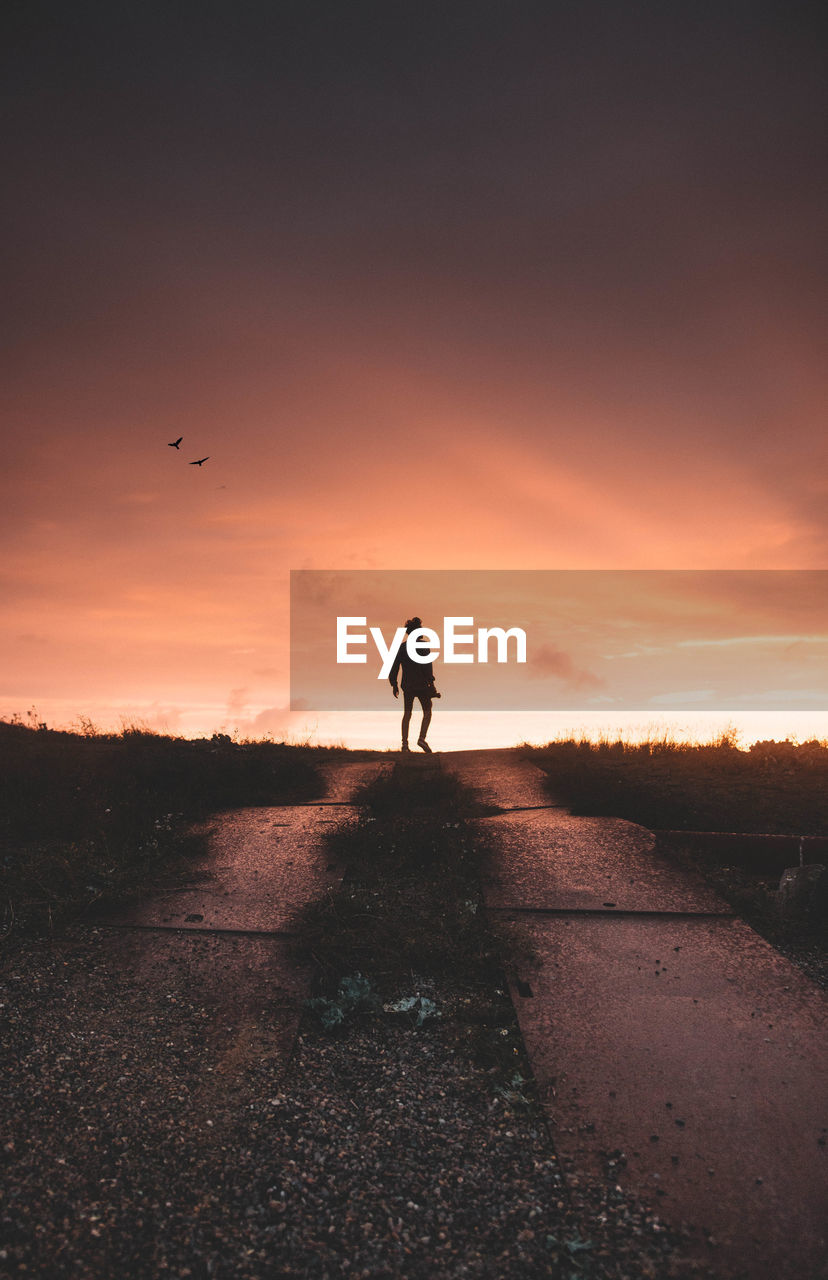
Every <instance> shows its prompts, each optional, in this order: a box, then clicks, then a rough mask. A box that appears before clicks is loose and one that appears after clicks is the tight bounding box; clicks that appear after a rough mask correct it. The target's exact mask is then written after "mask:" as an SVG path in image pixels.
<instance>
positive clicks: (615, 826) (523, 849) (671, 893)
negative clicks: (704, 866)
mask: <svg viewBox="0 0 828 1280" xmlns="http://www.w3.org/2000/svg"><path fill="white" fill-rule="evenodd" d="M480 821H481V822H482V823H485V824H486V826H487V828H490V829H493V830H494V831H495V832H496V833H497V839H498V845H499V860H498V865H497V868H496V871H495V873H494V880H493V883H492V884H491V885H490V887H489V892H488V893H487V902H488V903H489V906H491V907H501V908H503V907H524V908H527V909H537V910H547V911H548V910H572V911H579V910H589V911H604V910H606V911H618V912H624V911H676V912H712V913H715V914H725V915H730V914H732V912H731V908H730V907H729V906H728V904H727V903H726V902H725V901H724V900H723V899H722V898H721V897H720V896H719V895H718V894H717V893H716V892H715V890H714V889H712V888H711V887H710V886H709V885H708V884H707V882H706V881H705V880H704V878H703V877H702V876H701V875H692V874H690V873H689V872H685V871H683V870H681V869H680V868H678V867H676V866H675V864H674V863H672V862H671V861H670V860H669V859H668V858H667V857H665V856H664V855H663V854H661V853H659V852H657V851H656V841H655V837H654V836H653V834H652V832H650V831H646V830H645V829H644V828H643V827H639V826H636V825H635V823H633V822H625V821H624V820H623V819H621V818H575V817H573V816H572V815H571V814H570V813H567V811H566V810H565V809H536V810H520V811H517V812H513V813H503V814H499V815H497V816H495V817H493V818H485V819H480Z"/></svg>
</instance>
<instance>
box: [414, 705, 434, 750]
mask: <svg viewBox="0 0 828 1280" xmlns="http://www.w3.org/2000/svg"><path fill="white" fill-rule="evenodd" d="M417 697H418V698H419V699H420V706H421V707H422V709H423V723H422V724H421V725H420V736H419V738H418V739H417V746H418V747H422V748H423V750H424V751H430V750H431V748H430V747H429V745H428V743H427V742H426V734H427V733H428V726H429V725H430V724H431V698H429V697H428V696H427V695H426V694H424V693H418V694H417Z"/></svg>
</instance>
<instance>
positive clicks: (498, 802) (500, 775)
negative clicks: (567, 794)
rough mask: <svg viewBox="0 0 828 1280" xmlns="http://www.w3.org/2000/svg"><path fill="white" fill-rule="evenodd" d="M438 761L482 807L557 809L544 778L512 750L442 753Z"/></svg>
mask: <svg viewBox="0 0 828 1280" xmlns="http://www.w3.org/2000/svg"><path fill="white" fill-rule="evenodd" d="M440 759H441V761H442V762H443V764H444V766H445V767H446V768H447V769H448V770H450V771H451V772H453V773H459V774H460V775H461V777H462V779H463V782H464V783H465V784H466V786H468V787H471V788H472V789H473V790H474V791H476V792H477V794H478V796H479V798H480V800H481V801H482V802H483V803H484V804H488V805H492V806H494V807H495V808H499V809H538V808H540V809H548V808H554V807H557V805H556V801H555V800H554V798H553V797H552V796H550V794H549V792H548V791H547V789H546V775H545V774H544V773H543V770H542V769H539V768H538V767H537V765H534V764H532V763H531V761H529V760H522V759H521V758H520V756H519V755H518V753H517V752H516V751H514V750H507V749H494V750H490V751H441V752H440Z"/></svg>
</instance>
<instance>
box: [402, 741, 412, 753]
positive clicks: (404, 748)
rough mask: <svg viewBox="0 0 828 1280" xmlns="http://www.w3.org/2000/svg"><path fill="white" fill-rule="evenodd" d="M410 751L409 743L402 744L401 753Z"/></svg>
mask: <svg viewBox="0 0 828 1280" xmlns="http://www.w3.org/2000/svg"><path fill="white" fill-rule="evenodd" d="M408 750H410V748H409V746H408V743H407V742H404V743H403V744H402V746H401V747H400V751H408Z"/></svg>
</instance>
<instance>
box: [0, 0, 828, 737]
mask: <svg viewBox="0 0 828 1280" xmlns="http://www.w3.org/2000/svg"><path fill="white" fill-rule="evenodd" d="M617 8H618V7H617V6H611V5H609V4H606V5H598V4H587V5H585V6H583V8H582V10H581V11H580V14H579V15H575V14H572V13H568V12H566V11H560V12H559V11H557V10H556V9H555V7H554V6H552V7H550V8H549V9H548V10H546V9H544V11H543V12H541V11H540V10H536V9H535V7H533V6H526V8H525V9H524V8H522V7H521V6H516V7H515V8H514V9H511V7H508V6H497V5H491V6H489V5H483V6H482V7H481V6H469V5H464V4H460V5H458V6H457V7H456V9H455V10H453V11H452V12H451V13H449V14H443V15H440V14H439V13H437V12H436V11H435V12H434V13H431V12H429V11H427V10H423V11H422V13H421V14H420V15H419V16H418V18H417V19H410V20H409V21H408V23H407V24H404V23H403V21H402V19H401V18H400V17H399V16H397V17H396V18H395V17H394V15H393V14H389V13H388V12H387V10H386V11H385V12H383V8H382V7H380V6H376V5H375V6H370V5H364V6H363V5H356V6H354V7H353V8H351V7H349V9H348V14H347V16H346V14H345V10H344V9H342V10H337V9H335V8H333V7H332V8H331V10H330V12H329V13H328V16H327V17H324V16H323V18H322V19H321V20H319V21H316V22H314V21H311V18H310V17H309V16H308V15H309V10H305V9H304V7H303V6H298V7H296V8H295V9H294V8H289V7H286V8H285V9H284V11H283V12H282V13H281V14H280V13H279V12H275V11H271V9H268V8H266V7H264V6H262V7H261V8H259V7H258V6H252V7H251V8H250V9H249V10H245V11H244V13H243V14H242V16H239V15H238V13H235V12H234V11H233V10H232V9H231V8H230V7H229V6H228V7H226V8H223V7H222V6H218V8H217V9H216V10H215V12H214V13H212V14H211V17H210V19H209V20H207V19H203V15H202V14H201V11H200V10H197V9H196V8H195V7H193V8H192V10H188V9H187V7H186V6H185V7H184V8H182V10H181V12H180V13H179V14H178V15H177V16H176V17H175V19H172V18H169V17H165V16H164V14H163V12H162V11H161V10H160V9H159V10H158V11H157V12H154V11H153V10H152V8H151V7H147V8H146V11H145V12H142V13H140V14H133V15H132V16H131V17H130V18H129V19H128V20H127V19H126V18H124V17H123V16H121V17H119V16H118V15H117V14H114V13H113V12H112V11H110V10H107V9H105V8H104V7H103V6H101V7H100V10H99V11H97V10H95V8H94V6H93V7H92V8H90V9H88V10H83V11H78V12H73V13H71V14H69V13H67V11H65V10H64V9H61V8H59V7H58V6H55V8H54V13H53V14H52V15H51V16H45V15H46V11H44V13H40V12H39V14H38V15H37V16H31V17H30V18H28V19H27V18H26V17H25V15H23V16H21V17H20V18H19V20H18V28H17V30H16V32H15V33H14V39H13V40H12V42H11V44H10V63H9V67H8V68H7V70H8V75H6V76H5V79H4V83H5V86H6V87H5V93H6V95H7V99H8V105H9V108H10V110H11V118H12V120H13V122H16V128H15V129H13V130H12V133H13V134H14V136H13V137H12V138H11V139H10V141H9V142H8V144H7V154H6V155H5V156H4V172H5V173H6V176H7V186H8V190H9V191H10V192H11V198H10V218H9V221H8V228H9V230H8V232H7V236H6V239H5V249H6V252H7V255H8V258H9V278H10V281H11V285H10V291H9V294H8V301H7V306H6V316H5V320H4V327H5V330H6V343H5V348H4V349H5V353H6V355H5V368H4V384H3V385H4V391H3V421H4V424H5V425H4V453H5V463H4V467H3V475H2V485H3V495H2V508H1V509H2V520H3V526H4V546H5V555H4V561H3V570H2V573H3V579H2V581H3V592H2V604H0V611H1V612H2V630H1V631H0V714H4V715H9V714H11V713H13V712H15V711H22V712H25V710H26V709H27V708H28V707H29V706H31V705H33V704H34V705H36V706H37V708H38V710H39V712H40V714H41V716H44V717H45V718H46V719H47V720H48V721H49V722H50V723H67V722H69V721H71V720H72V719H73V718H74V717H76V716H78V715H81V714H88V715H90V716H91V717H92V718H93V719H94V720H96V721H98V722H99V723H101V724H103V725H110V724H117V723H118V720H119V718H120V717H122V716H126V717H127V718H143V719H145V720H146V721H147V722H148V723H151V724H157V725H166V726H167V727H169V728H170V729H172V730H175V731H178V730H180V731H183V732H204V731H207V732H210V731H212V729H213V728H217V727H219V726H220V725H221V726H224V727H226V728H232V727H233V726H234V725H238V726H240V727H241V729H242V730H243V731H245V732H250V731H258V730H261V729H270V730H273V731H276V732H282V731H283V730H284V728H285V727H287V728H291V727H293V728H295V729H304V728H305V727H306V726H291V725H290V722H289V721H288V720H287V719H286V718H285V716H284V713H283V709H284V707H285V705H286V703H287V699H288V671H287V657H288V653H287V645H288V632H287V626H288V574H289V571H290V569H292V568H341V569H348V568H384V569H391V568H511V569H516V568H520V569H525V568H537V569H540V568H645V567H646V568H824V567H826V566H827V565H828V555H827V554H826V553H828V515H827V514H826V512H828V502H826V498H827V497H828V466H826V464H828V443H826V434H825V426H824V424H825V401H826V396H825V361H824V343H823V338H824V307H823V303H824V296H820V290H822V289H824V281H825V278H826V277H825V271H824V253H825V247H824V237H823V228H824V212H825V211H824V207H823V204H824V187H823V185H822V172H823V170H822V166H823V165H824V159H823V157H824V139H823V138H822V137H821V136H820V130H824V119H825V115H826V113H825V111H824V83H823V77H822V73H821V69H820V61H821V59H820V57H819V55H818V45H815V42H814V40H813V32H809V31H808V29H807V25H803V21H800V18H802V15H799V17H797V15H796V13H795V12H794V10H795V9H796V6H794V8H793V9H792V8H791V7H790V6H785V7H783V6H782V5H778V6H772V5H769V6H757V7H756V8H755V9H754V10H752V11H751V14H749V15H747V16H746V17H745V18H744V19H742V18H740V19H739V21H738V22H737V21H736V19H735V17H733V18H732V19H730V18H728V16H727V15H724V16H723V15H722V14H721V13H720V12H719V9H718V7H715V8H714V7H710V8H709V9H705V8H704V7H701V8H698V7H694V9H693V11H692V14H691V11H690V9H689V7H688V9H687V11H686V13H685V14H684V16H681V15H677V14H675V13H673V14H672V16H671V15H670V14H666V15H665V14H664V13H663V7H659V6H656V5H654V4H653V5H650V6H644V7H643V8H642V10H641V13H640V14H639V15H638V24H637V25H636V26H635V27H633V26H631V25H630V24H631V22H632V19H631V18H630V19H628V20H625V19H624V18H623V17H622V16H619V14H618V13H617V12H616V10H617ZM473 9H474V10H475V12H474V21H473V22H472V20H471V17H472V10H473ZM277 10H278V6H277ZM636 12H637V13H638V11H636ZM804 12H805V11H804V10H803V14H804ZM286 15H287V16H286ZM179 435H183V437H184V441H183V444H182V447H181V452H180V455H179V454H177V453H176V452H175V451H174V450H172V449H170V448H168V447H167V441H168V440H173V439H175V438H176V437H177V436H179ZM205 454H209V455H210V460H209V461H208V462H207V463H206V464H205V465H204V467H203V468H195V467H190V466H188V462H189V460H190V459H191V458H197V457H202V456H204V455H205ZM414 608H415V606H414V605H412V611H414ZM392 719H393V717H392ZM352 728H353V737H354V739H356V738H357V737H358V736H360V734H361V732H362V730H360V729H359V726H357V725H356V724H354V725H353V726H352ZM349 732H350V730H349V728H348V726H347V725H345V726H344V727H342V726H340V727H339V728H338V730H337V734H338V736H340V737H342V736H344V737H348V735H349ZM498 732H499V731H498V730H497V729H496V728H492V729H491V734H492V735H493V736H494V737H496V736H497V733H498ZM540 732H541V736H543V730H542V729H541V730H540ZM825 732H826V734H828V726H826V730H825ZM378 733H380V736H382V735H381V732H380V731H378Z"/></svg>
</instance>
